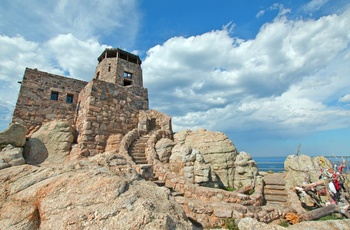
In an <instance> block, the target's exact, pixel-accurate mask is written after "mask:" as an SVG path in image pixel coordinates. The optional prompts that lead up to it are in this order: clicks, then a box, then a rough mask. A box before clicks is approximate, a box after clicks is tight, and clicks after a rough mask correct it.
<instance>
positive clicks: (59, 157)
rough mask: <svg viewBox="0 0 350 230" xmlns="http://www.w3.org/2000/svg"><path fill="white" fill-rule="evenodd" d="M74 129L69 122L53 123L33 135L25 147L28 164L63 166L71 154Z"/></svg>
mask: <svg viewBox="0 0 350 230" xmlns="http://www.w3.org/2000/svg"><path fill="white" fill-rule="evenodd" d="M73 140H74V129H73V128H72V127H71V125H70V124H69V122H66V121H59V120H58V121H52V122H48V123H46V124H44V125H43V126H41V128H40V129H39V130H38V131H36V132H35V133H33V134H32V136H31V138H30V139H29V140H28V141H27V143H26V145H25V147H24V153H23V156H24V159H25V160H26V163H28V164H33V165H36V164H41V163H43V162H45V163H55V164H61V163H63V162H64V161H65V158H66V157H67V155H68V154H69V152H70V149H71V146H72V143H73Z"/></svg>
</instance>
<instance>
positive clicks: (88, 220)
mask: <svg viewBox="0 0 350 230" xmlns="http://www.w3.org/2000/svg"><path fill="white" fill-rule="evenodd" d="M9 178H10V179H9ZM0 204H1V206H0V226H1V229H39V228H40V229H192V226H191V223H190V222H189V221H188V219H187V218H186V216H185V214H184V211H183V210H182V208H181V206H180V205H179V204H178V203H176V202H175V201H174V199H173V198H172V197H170V192H169V190H168V189H166V188H164V187H158V186H156V185H155V184H154V183H152V182H147V181H144V180H140V178H138V175H137V173H136V172H135V171H134V170H133V169H132V167H131V165H130V164H128V163H127V162H126V161H125V159H124V160H123V157H122V156H120V155H113V154H109V155H108V156H107V155H105V154H100V155H99V156H96V157H91V158H89V159H84V160H79V161H74V162H69V163H67V164H65V165H57V164H51V165H47V164H44V165H41V167H37V166H32V165H21V166H17V167H11V168H6V169H3V170H0Z"/></svg>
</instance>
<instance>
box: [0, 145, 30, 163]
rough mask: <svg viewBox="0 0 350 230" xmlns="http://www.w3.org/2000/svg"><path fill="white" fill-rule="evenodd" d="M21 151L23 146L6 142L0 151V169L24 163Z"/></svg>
mask: <svg viewBox="0 0 350 230" xmlns="http://www.w3.org/2000/svg"><path fill="white" fill-rule="evenodd" d="M22 152H23V148H21V147H14V146H12V145H10V144H8V145H7V146H6V147H5V148H3V149H2V150H1V151H0V169H3V168H7V167H11V166H16V165H22V164H24V163H25V162H24V158H23V155H22Z"/></svg>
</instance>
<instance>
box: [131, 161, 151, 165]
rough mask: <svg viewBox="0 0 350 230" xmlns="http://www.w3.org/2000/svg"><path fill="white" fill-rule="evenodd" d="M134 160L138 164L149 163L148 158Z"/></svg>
mask: <svg viewBox="0 0 350 230" xmlns="http://www.w3.org/2000/svg"><path fill="white" fill-rule="evenodd" d="M134 162H135V163H136V164H137V165H142V164H147V163H148V161H146V160H134Z"/></svg>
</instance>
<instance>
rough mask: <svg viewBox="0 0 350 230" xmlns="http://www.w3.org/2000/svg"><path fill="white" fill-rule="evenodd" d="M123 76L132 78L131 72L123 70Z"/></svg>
mask: <svg viewBox="0 0 350 230" xmlns="http://www.w3.org/2000/svg"><path fill="white" fill-rule="evenodd" d="M124 78H128V79H131V78H132V73H129V72H124Z"/></svg>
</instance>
